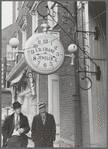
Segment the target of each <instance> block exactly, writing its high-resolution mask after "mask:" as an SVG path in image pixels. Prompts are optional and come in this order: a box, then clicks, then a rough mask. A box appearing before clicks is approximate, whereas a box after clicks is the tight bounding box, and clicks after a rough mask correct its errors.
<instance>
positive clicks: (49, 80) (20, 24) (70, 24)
mask: <svg viewBox="0 0 108 149" xmlns="http://www.w3.org/2000/svg"><path fill="white" fill-rule="evenodd" d="M39 3H40V2H39V1H15V2H13V26H14V28H12V30H13V31H12V32H13V34H12V36H11V37H10V39H11V38H12V37H16V38H18V39H19V42H20V44H19V46H18V48H17V50H19V51H21V50H22V51H23V50H26V49H24V48H25V43H26V41H27V40H28V39H29V38H30V37H31V36H33V35H35V34H37V33H42V32H43V28H42V27H41V24H42V23H43V21H44V19H45V18H44V17H42V16H41V15H40V14H39V13H38V12H39V10H43V11H42V12H43V14H46V13H47V11H46V9H44V6H46V5H47V6H48V8H49V10H50V11H51V12H50V13H51V15H52V17H51V16H49V15H48V16H47V17H46V20H47V22H48V24H49V25H50V29H49V30H48V34H52V35H53V36H55V37H56V38H57V39H58V40H60V41H61V43H62V45H63V47H64V49H65V55H69V54H70V53H69V51H68V46H69V45H70V44H77V48H78V50H77V52H76V54H75V60H74V65H71V62H72V61H71V58H70V57H69V56H65V58H64V62H63V64H62V66H61V67H60V68H59V70H57V71H56V72H54V73H53V74H49V75H42V74H38V73H37V72H35V71H33V70H32V69H31V68H30V67H29V66H28V65H27V63H26V61H25V57H24V53H23V52H22V53H21V52H18V53H15V54H14V59H15V60H14V63H15V66H14V68H13V69H12V70H11V71H10V73H9V74H8V75H7V76H6V81H7V84H8V85H9V87H10V88H11V94H12V103H13V102H14V101H19V102H21V103H22V112H23V113H24V114H25V115H27V116H28V120H29V123H30V126H31V123H32V119H33V116H34V115H36V114H37V113H38V112H39V111H38V108H37V103H38V102H39V101H44V102H45V103H46V104H47V111H48V112H49V113H51V114H53V115H54V117H55V121H56V130H57V131H56V141H55V146H58V147H95V146H100V147H106V145H107V141H106V138H107V137H106V135H107V134H106V122H107V119H106V83H105V82H106V46H105V44H106V23H105V20H106V18H105V17H106V16H105V12H104V11H105V10H106V3H105V2H80V1H69V2H67V1H61V2H59V1H58V3H55V2H52V1H44V2H43V3H41V7H40V8H38V11H37V7H38V6H39ZM61 6H62V7H61ZM101 6H102V7H101ZM64 7H65V8H64ZM66 8H67V9H68V10H69V12H70V13H71V14H72V16H70V13H69V12H68V11H67V9H66ZM92 9H93V10H92ZM94 11H95V12H94ZM68 18H69V19H68ZM94 18H96V19H94ZM70 20H72V21H70ZM95 26H98V28H99V30H100V31H99V35H98V31H97V32H96V34H95V33H89V32H82V31H91V32H94V31H95ZM73 30H74V31H73ZM14 50H16V49H14ZM8 51H9V48H7V52H8ZM89 57H90V58H89ZM93 62H95V64H94V63H93ZM96 66H100V69H101V77H100V79H98V80H97V79H96V73H86V75H85V72H81V71H92V72H98V71H97V70H96V68H97V67H96ZM97 76H98V75H97ZM82 78H83V79H82ZM88 78H90V79H88ZM91 80H92V82H91ZM91 85H92V87H91V88H90V89H87V88H89V87H90V86H91ZM28 136H29V137H30V133H29V134H28Z"/></svg>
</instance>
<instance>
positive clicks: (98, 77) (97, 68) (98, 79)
mask: <svg viewBox="0 0 108 149" xmlns="http://www.w3.org/2000/svg"><path fill="white" fill-rule="evenodd" d="M77 72H78V73H95V74H96V80H97V81H100V76H101V70H100V66H96V72H94V71H80V70H77Z"/></svg>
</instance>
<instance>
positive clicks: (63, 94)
mask: <svg viewBox="0 0 108 149" xmlns="http://www.w3.org/2000/svg"><path fill="white" fill-rule="evenodd" d="M60 3H62V4H63V3H64V2H60ZM74 6H75V2H69V6H68V9H69V10H70V11H71V13H75V9H74V8H75V7H74ZM58 10H59V12H58V20H59V21H58V24H60V25H61V26H62V27H63V29H64V30H65V31H66V32H67V33H68V29H69V26H71V23H72V22H69V24H64V23H63V22H62V19H63V17H62V13H63V12H64V9H62V8H59V9H58ZM55 29H60V27H59V25H57V26H56V28H55ZM71 37H72V38H74V36H73V35H72V36H71ZM60 41H61V43H62V44H63V47H64V49H65V53H66V54H69V52H68V46H69V45H70V44H72V43H73V42H72V41H71V39H70V38H69V37H68V36H67V35H66V33H65V32H64V31H63V30H62V29H60ZM70 64H71V58H69V57H65V59H64V62H63V65H62V67H61V68H60V69H59V70H58V74H59V90H60V93H59V95H60V96H59V97H60V142H59V144H60V146H62V147H63V146H64V147H67V145H71V146H73V145H74V115H73V114H74V112H73V99H74V98H73V97H72V95H73V94H74V93H75V74H74V71H75V70H74V66H71V65H70Z"/></svg>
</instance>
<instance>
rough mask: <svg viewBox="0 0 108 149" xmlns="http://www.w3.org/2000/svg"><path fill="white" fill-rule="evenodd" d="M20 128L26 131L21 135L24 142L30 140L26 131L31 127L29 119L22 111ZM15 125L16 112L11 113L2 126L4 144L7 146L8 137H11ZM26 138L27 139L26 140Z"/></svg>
mask: <svg viewBox="0 0 108 149" xmlns="http://www.w3.org/2000/svg"><path fill="white" fill-rule="evenodd" d="M19 125H20V128H24V130H25V131H24V132H23V133H22V134H21V135H20V136H21V138H22V141H23V142H26V141H28V139H27V136H26V135H25V134H26V133H28V132H29V130H30V127H29V123H28V119H27V117H26V116H25V115H23V114H22V113H21V114H20V123H19ZM14 127H15V121H14V113H13V114H12V115H9V116H7V117H6V119H5V120H4V123H3V126H2V135H3V146H5V143H6V140H7V138H10V137H11V135H12V133H13V131H14ZM25 139H26V141H25Z"/></svg>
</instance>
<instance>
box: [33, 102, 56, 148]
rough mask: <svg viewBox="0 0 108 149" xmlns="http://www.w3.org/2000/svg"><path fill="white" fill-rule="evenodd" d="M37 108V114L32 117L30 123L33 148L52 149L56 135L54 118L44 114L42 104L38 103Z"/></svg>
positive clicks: (43, 104) (44, 106)
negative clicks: (50, 148) (45, 148)
mask: <svg viewBox="0 0 108 149" xmlns="http://www.w3.org/2000/svg"><path fill="white" fill-rule="evenodd" d="M38 107H39V114H38V115H36V116H34V118H33V122H32V129H31V132H32V134H31V137H32V140H33V142H34V144H35V147H53V141H55V135H56V125H55V120H54V116H53V115H52V114H49V113H47V112H46V105H45V103H44V102H39V103H38Z"/></svg>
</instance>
